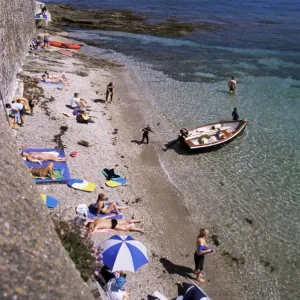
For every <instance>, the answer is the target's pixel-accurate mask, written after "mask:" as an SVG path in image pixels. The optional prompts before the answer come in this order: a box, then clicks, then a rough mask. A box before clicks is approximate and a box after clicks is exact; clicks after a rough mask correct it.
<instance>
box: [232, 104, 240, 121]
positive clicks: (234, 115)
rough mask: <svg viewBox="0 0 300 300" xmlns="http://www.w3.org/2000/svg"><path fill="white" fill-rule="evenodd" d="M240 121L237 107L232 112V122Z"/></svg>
mask: <svg viewBox="0 0 300 300" xmlns="http://www.w3.org/2000/svg"><path fill="white" fill-rule="evenodd" d="M239 119H240V117H239V115H238V112H237V108H236V107H235V108H234V109H233V112H232V120H234V121H238V120H239Z"/></svg>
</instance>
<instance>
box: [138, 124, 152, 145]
mask: <svg viewBox="0 0 300 300" xmlns="http://www.w3.org/2000/svg"><path fill="white" fill-rule="evenodd" d="M142 131H143V138H142V140H141V141H140V146H142V145H143V143H144V140H146V144H149V132H152V133H154V132H153V131H152V129H151V127H150V125H147V127H145V128H143V129H142Z"/></svg>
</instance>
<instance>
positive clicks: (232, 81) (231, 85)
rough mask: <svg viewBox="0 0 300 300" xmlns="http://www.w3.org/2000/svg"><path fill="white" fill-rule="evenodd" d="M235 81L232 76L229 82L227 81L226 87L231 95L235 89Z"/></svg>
mask: <svg viewBox="0 0 300 300" xmlns="http://www.w3.org/2000/svg"><path fill="white" fill-rule="evenodd" d="M236 85H237V83H236V80H235V78H234V77H233V76H232V77H231V80H229V81H228V86H229V93H233V92H234V91H235V89H236Z"/></svg>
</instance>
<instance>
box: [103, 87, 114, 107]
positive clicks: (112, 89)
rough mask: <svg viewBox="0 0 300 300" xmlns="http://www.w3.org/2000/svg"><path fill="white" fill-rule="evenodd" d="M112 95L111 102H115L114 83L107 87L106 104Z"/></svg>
mask: <svg viewBox="0 0 300 300" xmlns="http://www.w3.org/2000/svg"><path fill="white" fill-rule="evenodd" d="M109 95H110V102H112V100H113V95H114V83H113V82H110V83H109V84H108V85H107V87H106V98H105V102H107V99H108V96H109Z"/></svg>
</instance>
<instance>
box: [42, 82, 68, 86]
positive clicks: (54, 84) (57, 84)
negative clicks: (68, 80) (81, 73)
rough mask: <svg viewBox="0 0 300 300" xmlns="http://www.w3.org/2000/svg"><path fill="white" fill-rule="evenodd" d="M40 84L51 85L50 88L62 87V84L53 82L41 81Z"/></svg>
mask: <svg viewBox="0 0 300 300" xmlns="http://www.w3.org/2000/svg"><path fill="white" fill-rule="evenodd" d="M41 83H42V84H47V85H52V86H62V85H63V84H62V82H58V83H54V82H44V81H41Z"/></svg>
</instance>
